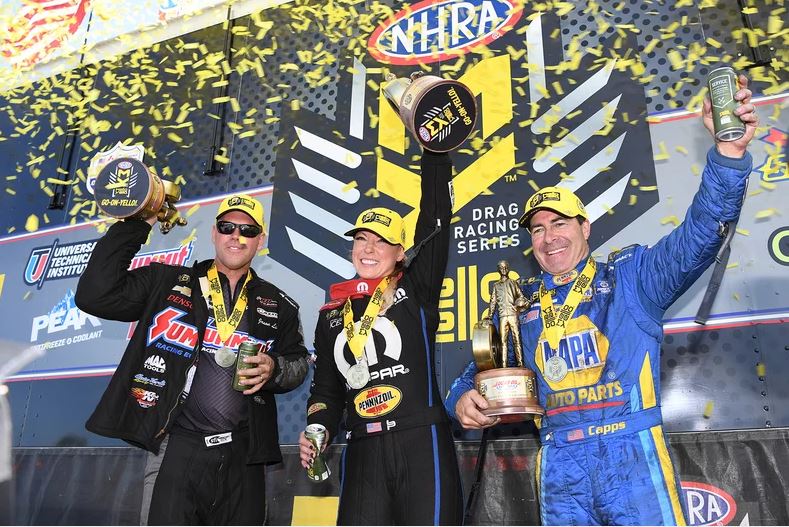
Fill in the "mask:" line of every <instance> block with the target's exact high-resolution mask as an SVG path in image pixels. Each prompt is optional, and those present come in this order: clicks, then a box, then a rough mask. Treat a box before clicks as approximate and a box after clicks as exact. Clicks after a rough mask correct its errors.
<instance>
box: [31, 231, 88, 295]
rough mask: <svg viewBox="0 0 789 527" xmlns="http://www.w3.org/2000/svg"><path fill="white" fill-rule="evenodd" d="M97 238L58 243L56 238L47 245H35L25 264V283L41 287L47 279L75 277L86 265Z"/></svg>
mask: <svg viewBox="0 0 789 527" xmlns="http://www.w3.org/2000/svg"><path fill="white" fill-rule="evenodd" d="M97 241H98V240H89V241H86V242H76V243H66V244H62V245H61V244H60V240H59V239H56V240H55V241H54V242H52V245H50V246H47V247H36V248H35V249H33V250H32V251H30V256H29V257H28V259H27V265H26V266H25V273H24V280H25V283H26V284H27V285H34V286H36V289H41V286H43V285H44V282H46V281H47V280H60V279H63V278H75V277H78V276H79V275H81V274H82V272H83V271H84V270H85V268H86V267H87V266H88V261H89V260H90V255H91V254H93V248H94V247H96V242H97Z"/></svg>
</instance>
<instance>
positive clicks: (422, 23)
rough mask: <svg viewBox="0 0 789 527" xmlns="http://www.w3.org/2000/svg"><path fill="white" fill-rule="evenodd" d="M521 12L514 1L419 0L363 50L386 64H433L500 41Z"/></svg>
mask: <svg viewBox="0 0 789 527" xmlns="http://www.w3.org/2000/svg"><path fill="white" fill-rule="evenodd" d="M521 13H522V5H521V2H519V1H518V0H470V1H465V2H457V1H456V0H443V1H438V2H437V1H435V0H425V1H423V2H419V3H418V4H415V5H413V6H409V7H408V8H406V9H403V10H402V11H400V12H398V13H396V14H395V15H394V16H393V17H392V18H390V19H389V20H387V21H386V22H384V23H383V24H382V25H381V26H379V27H378V29H377V30H376V31H375V32H374V33H373V34H372V36H371V37H370V40H369V41H368V43H367V48H368V49H369V51H370V55H372V56H373V57H374V58H375V59H377V60H379V61H381V62H386V63H388V64H416V63H429V62H438V61H440V60H446V59H448V58H455V57H457V56H458V55H461V54H463V53H465V52H467V51H469V50H472V49H474V48H476V47H479V46H483V45H485V44H488V43H490V42H491V41H493V40H495V39H497V38H499V37H501V36H502V35H504V34H505V33H507V32H508V31H509V30H510V29H512V28H513V27H514V26H515V24H516V23H517V22H518V20H519V19H520V17H521Z"/></svg>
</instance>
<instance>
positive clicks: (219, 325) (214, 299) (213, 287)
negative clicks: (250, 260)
mask: <svg viewBox="0 0 789 527" xmlns="http://www.w3.org/2000/svg"><path fill="white" fill-rule="evenodd" d="M207 276H208V294H209V296H210V297H211V304H213V306H214V320H216V329H217V331H218V332H219V338H220V339H222V342H223V343H226V342H227V340H228V339H229V338H230V336H231V335H233V332H234V331H235V330H236V328H237V327H238V324H239V323H240V322H241V317H242V316H243V315H244V310H245V309H246V308H247V283H248V282H249V280H250V278H251V277H252V273H250V272H249V271H247V278H246V280H244V285H243V286H242V287H241V293H240V294H239V295H238V298H237V299H236V304H235V305H234V306H233V312H232V313H231V314H230V317H229V318H228V316H227V308H226V307H225V295H223V294H222V284H220V283H219V271H217V269H216V264H212V265H211V267H210V268H209V269H208V273H207Z"/></svg>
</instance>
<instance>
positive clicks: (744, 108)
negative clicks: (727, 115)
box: [639, 76, 758, 320]
mask: <svg viewBox="0 0 789 527" xmlns="http://www.w3.org/2000/svg"><path fill="white" fill-rule="evenodd" d="M740 84H741V85H742V86H743V89H741V90H739V91H738V92H737V93H736V94H735V99H737V100H738V101H739V102H740V106H739V107H738V108H737V110H736V111H735V113H737V115H739V116H740V119H741V120H742V121H743V122H744V123H745V135H744V136H743V137H741V138H740V139H738V140H736V141H729V142H723V141H717V140H716V144H715V147H714V148H711V149H710V151H709V153H708V154H707V165H706V167H705V168H704V172H703V174H702V178H701V185H700V187H699V190H698V192H696V195H695V196H694V198H693V202H692V203H691V205H690V208H689V209H688V212H687V214H686V215H685V219H684V221H683V222H682V224H681V225H680V226H679V227H677V228H676V229H674V231H672V232H671V233H670V234H668V235H667V236H665V237H664V238H662V239H661V240H660V241H659V242H658V243H657V244H655V246H654V247H651V248H649V249H647V250H646V251H645V252H644V255H643V265H642V266H641V267H640V271H639V272H640V278H641V280H640V291H639V293H640V296H641V298H642V301H643V303H644V304H645V306H646V308H647V310H648V311H649V312H650V313H651V314H652V316H653V317H654V318H656V319H657V320H659V318H660V317H661V315H662V313H663V311H665V310H666V309H667V308H668V307H669V306H670V305H671V304H672V303H673V302H674V301H675V300H676V299H677V298H678V297H679V296H680V295H682V293H684V292H685V291H686V290H687V289H688V288H689V287H690V286H691V284H693V282H694V281H695V280H696V279H697V278H698V277H699V276H700V275H701V274H702V273H703V272H704V270H705V269H706V268H707V267H708V266H709V265H710V263H711V262H712V261H713V259H714V258H715V254H716V253H717V251H718V249H719V248H720V246H721V243H722V242H723V239H724V238H725V234H726V224H727V223H728V222H733V221H736V220H737V219H738V218H739V215H740V210H741V208H742V203H743V199H744V197H745V189H746V187H747V184H748V176H749V175H750V173H751V166H752V159H751V155H750V154H749V153H748V152H747V150H746V148H747V146H748V143H749V142H750V141H751V139H753V136H754V133H755V132H756V126H757V123H758V118H757V116H756V113H755V108H754V105H753V104H752V103H751V92H750V90H748V89H747V85H748V81H747V79H746V78H745V77H744V76H740ZM703 122H704V125H705V127H706V128H707V129H708V130H709V131H710V133H713V128H712V116H711V106H710V103H709V99H707V100H706V101H705V102H704V108H703Z"/></svg>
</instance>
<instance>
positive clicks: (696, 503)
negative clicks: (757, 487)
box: [682, 481, 737, 525]
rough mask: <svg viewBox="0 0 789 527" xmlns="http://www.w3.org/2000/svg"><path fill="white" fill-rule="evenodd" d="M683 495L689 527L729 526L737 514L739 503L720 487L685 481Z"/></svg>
mask: <svg viewBox="0 0 789 527" xmlns="http://www.w3.org/2000/svg"><path fill="white" fill-rule="evenodd" d="M682 493H683V495H684V497H685V504H686V505H687V509H688V525H729V523H730V522H731V521H732V520H733V519H734V516H735V514H737V502H736V501H734V498H732V497H731V495H730V494H729V493H728V492H726V491H724V490H722V489H719V488H718V487H713V486H712V485H709V484H706V483H698V482H695V481H683V482H682Z"/></svg>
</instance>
